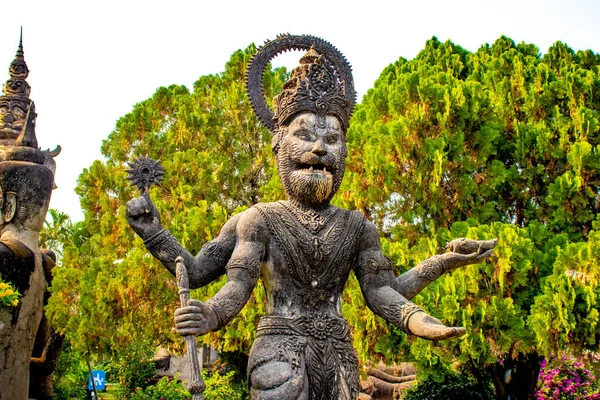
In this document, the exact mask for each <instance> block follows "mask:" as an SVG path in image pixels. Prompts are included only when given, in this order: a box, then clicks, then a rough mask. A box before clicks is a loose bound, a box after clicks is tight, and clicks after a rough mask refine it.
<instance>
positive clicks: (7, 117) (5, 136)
mask: <svg viewBox="0 0 600 400" xmlns="http://www.w3.org/2000/svg"><path fill="white" fill-rule="evenodd" d="M8 71H9V74H10V78H9V79H8V80H7V81H6V83H5V84H4V88H3V93H4V94H3V95H2V96H0V162H10V161H25V162H32V163H35V164H42V165H43V166H45V167H47V168H49V169H51V170H52V172H54V169H55V168H56V164H55V162H54V160H53V158H54V157H56V156H57V155H58V154H59V153H60V151H61V148H60V146H57V147H56V149H54V150H52V151H50V150H44V151H42V150H40V149H39V148H38V142H37V138H36V134H35V119H36V116H37V115H36V113H35V104H34V103H33V101H32V100H31V99H30V98H29V94H30V92H31V87H30V86H29V83H27V81H26V80H25V79H27V76H28V75H29V68H27V63H26V62H25V57H24V53H23V32H22V30H21V38H20V40H19V47H18V48H17V54H16V56H15V59H14V60H13V61H12V63H10V67H9V70H8Z"/></svg>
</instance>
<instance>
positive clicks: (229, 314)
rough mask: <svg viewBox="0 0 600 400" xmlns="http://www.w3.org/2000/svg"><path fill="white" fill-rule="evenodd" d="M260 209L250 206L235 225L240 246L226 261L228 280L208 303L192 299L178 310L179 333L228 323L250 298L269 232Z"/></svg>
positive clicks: (201, 332) (186, 333)
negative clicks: (263, 222)
mask: <svg viewBox="0 0 600 400" xmlns="http://www.w3.org/2000/svg"><path fill="white" fill-rule="evenodd" d="M261 220H262V219H261V216H260V214H259V213H258V211H257V210H256V209H254V208H251V209H249V210H247V211H245V212H244V213H242V214H240V218H239V221H238V223H237V225H236V234H237V237H238V242H237V245H236V246H235V249H234V250H233V254H232V255H231V259H230V260H229V262H228V263H227V283H225V285H224V286H223V287H222V288H221V290H219V292H217V294H216V295H215V296H214V297H213V298H212V299H210V300H208V301H207V302H205V303H203V302H200V301H198V300H191V301H190V303H188V306H187V307H182V308H179V309H177V310H176V311H175V324H176V327H177V332H178V333H179V334H181V335H203V334H205V333H207V332H210V331H215V330H218V329H220V328H222V327H223V326H225V325H226V324H227V323H228V322H229V321H231V320H232V319H233V317H235V316H236V314H237V313H239V312H240V310H241V309H242V307H244V304H246V302H247V301H248V298H250V295H251V294H252V290H253V289H254V286H255V285H256V282H257V280H258V277H259V275H260V268H261V265H262V260H263V257H264V254H265V249H266V243H267V242H266V241H267V240H268V236H267V235H268V233H267V232H268V231H267V229H266V227H264V226H263V225H262V223H261Z"/></svg>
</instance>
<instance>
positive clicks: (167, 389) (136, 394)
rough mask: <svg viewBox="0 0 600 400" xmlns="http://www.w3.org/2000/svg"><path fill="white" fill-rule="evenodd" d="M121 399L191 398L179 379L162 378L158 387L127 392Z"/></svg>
mask: <svg viewBox="0 0 600 400" xmlns="http://www.w3.org/2000/svg"><path fill="white" fill-rule="evenodd" d="M120 398H122V399H129V400H146V399H147V400H164V399H169V400H186V399H190V398H191V394H190V392H188V391H187V390H186V389H185V388H184V387H183V383H182V382H181V381H180V380H179V379H177V378H174V379H169V378H167V377H164V378H162V379H161V380H160V381H158V383H157V384H156V385H149V386H146V387H145V388H144V389H142V388H141V387H137V388H134V389H133V390H130V391H125V392H124V393H123V394H121V396H120Z"/></svg>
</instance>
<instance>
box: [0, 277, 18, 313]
mask: <svg viewBox="0 0 600 400" xmlns="http://www.w3.org/2000/svg"><path fill="white" fill-rule="evenodd" d="M20 297H21V294H20V293H19V291H18V290H17V289H15V287H14V286H13V285H12V284H11V283H10V282H4V281H3V280H2V278H1V277H0V309H2V308H5V307H16V306H17V305H19V298H20Z"/></svg>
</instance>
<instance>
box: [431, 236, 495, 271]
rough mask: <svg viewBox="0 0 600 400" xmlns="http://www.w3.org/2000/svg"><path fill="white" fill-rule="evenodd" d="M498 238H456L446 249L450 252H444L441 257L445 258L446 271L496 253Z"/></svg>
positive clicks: (477, 261)
mask: <svg viewBox="0 0 600 400" xmlns="http://www.w3.org/2000/svg"><path fill="white" fill-rule="evenodd" d="M497 243H498V239H492V240H471V239H464V238H460V239H456V240H453V241H451V242H450V243H448V245H447V246H446V249H448V250H450V252H449V253H444V254H442V255H441V256H440V257H442V258H443V259H444V265H445V267H446V271H452V270H454V269H456V268H460V267H464V266H465V265H470V264H477V263H480V262H482V261H484V260H485V259H487V258H489V257H491V256H493V255H494V247H496V244H497Z"/></svg>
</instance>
